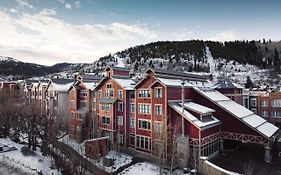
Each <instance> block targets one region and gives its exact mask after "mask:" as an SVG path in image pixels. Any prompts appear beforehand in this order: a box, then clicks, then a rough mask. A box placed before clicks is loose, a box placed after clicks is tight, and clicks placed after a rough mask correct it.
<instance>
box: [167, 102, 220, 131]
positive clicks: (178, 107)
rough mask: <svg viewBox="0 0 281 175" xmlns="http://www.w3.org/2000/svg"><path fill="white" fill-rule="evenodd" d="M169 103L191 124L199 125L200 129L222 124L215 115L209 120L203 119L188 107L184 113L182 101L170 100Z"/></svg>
mask: <svg viewBox="0 0 281 175" xmlns="http://www.w3.org/2000/svg"><path fill="white" fill-rule="evenodd" d="M168 104H169V106H170V107H171V108H172V109H174V110H175V111H176V112H177V113H178V114H180V115H181V116H183V117H184V118H185V119H186V120H187V121H189V122H190V123H191V124H193V125H194V126H195V127H197V128H198V129H200V130H204V129H208V128H211V127H214V126H217V125H220V124H221V122H220V121H219V120H218V119H217V118H215V117H213V116H212V117H211V119H210V120H208V121H201V120H199V119H198V118H197V117H195V116H194V115H192V114H191V113H190V112H188V111H187V110H186V108H184V112H183V113H182V103H180V102H174V101H170V102H168Z"/></svg>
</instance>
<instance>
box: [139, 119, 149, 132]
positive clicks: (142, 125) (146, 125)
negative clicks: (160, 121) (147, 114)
mask: <svg viewBox="0 0 281 175" xmlns="http://www.w3.org/2000/svg"><path fill="white" fill-rule="evenodd" d="M138 122H139V129H145V130H150V128H151V124H150V121H147V120H141V119H139V121H138Z"/></svg>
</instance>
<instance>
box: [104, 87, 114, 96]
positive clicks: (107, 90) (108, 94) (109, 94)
mask: <svg viewBox="0 0 281 175" xmlns="http://www.w3.org/2000/svg"><path fill="white" fill-rule="evenodd" d="M113 94H114V89H105V97H113Z"/></svg>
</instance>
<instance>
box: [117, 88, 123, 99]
mask: <svg viewBox="0 0 281 175" xmlns="http://www.w3.org/2000/svg"><path fill="white" fill-rule="evenodd" d="M118 98H119V99H123V91H122V90H118Z"/></svg>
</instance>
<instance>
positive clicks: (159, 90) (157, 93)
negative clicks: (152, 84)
mask: <svg viewBox="0 0 281 175" xmlns="http://www.w3.org/2000/svg"><path fill="white" fill-rule="evenodd" d="M155 98H162V88H155Z"/></svg>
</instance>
